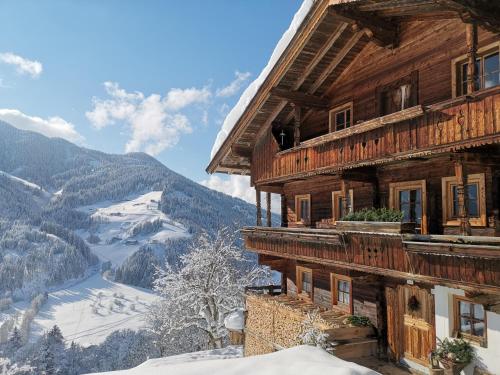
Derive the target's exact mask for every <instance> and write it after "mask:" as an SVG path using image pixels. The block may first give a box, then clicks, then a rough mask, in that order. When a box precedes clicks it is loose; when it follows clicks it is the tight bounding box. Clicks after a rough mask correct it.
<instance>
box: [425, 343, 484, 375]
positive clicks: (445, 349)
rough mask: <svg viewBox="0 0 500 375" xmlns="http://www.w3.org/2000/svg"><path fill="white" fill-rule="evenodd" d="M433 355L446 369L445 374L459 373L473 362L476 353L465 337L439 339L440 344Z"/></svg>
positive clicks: (454, 374) (453, 374) (456, 374)
mask: <svg viewBox="0 0 500 375" xmlns="http://www.w3.org/2000/svg"><path fill="white" fill-rule="evenodd" d="M432 356H433V357H434V358H436V359H437V360H438V361H439V363H441V366H443V367H444V369H445V374H448V375H459V374H460V372H461V371H462V370H463V369H464V368H465V367H466V366H467V365H468V364H469V363H471V362H472V361H473V360H474V358H475V357H476V354H475V352H474V348H473V347H472V346H471V344H469V343H468V342H467V341H465V340H464V339H448V338H445V339H444V340H439V339H438V346H437V348H436V350H435V351H434V352H433V354H432Z"/></svg>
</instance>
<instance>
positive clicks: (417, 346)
mask: <svg viewBox="0 0 500 375" xmlns="http://www.w3.org/2000/svg"><path fill="white" fill-rule="evenodd" d="M410 300H413V302H415V301H416V302H417V305H418V306H415V303H414V304H410V303H409V302H410ZM386 301H387V341H388V345H389V351H390V354H391V355H392V357H393V359H396V360H400V359H402V358H403V357H404V358H407V359H409V360H411V361H414V362H417V363H420V364H423V365H427V364H428V363H429V354H430V352H431V350H433V349H434V348H435V345H436V335H435V327H434V296H433V295H432V294H431V293H430V292H429V291H428V290H427V289H423V288H419V287H417V286H410V285H400V286H398V287H397V288H386ZM415 307H416V308H415Z"/></svg>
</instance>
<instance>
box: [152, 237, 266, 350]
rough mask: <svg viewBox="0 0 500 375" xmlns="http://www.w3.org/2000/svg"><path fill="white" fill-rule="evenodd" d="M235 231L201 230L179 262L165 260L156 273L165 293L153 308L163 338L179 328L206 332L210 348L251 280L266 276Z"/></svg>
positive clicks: (158, 288)
mask: <svg viewBox="0 0 500 375" xmlns="http://www.w3.org/2000/svg"><path fill="white" fill-rule="evenodd" d="M248 263H249V262H248V261H246V260H245V258H244V256H243V252H242V249H241V248H240V247H238V246H236V245H235V236H234V232H230V231H229V230H228V229H222V230H219V231H218V232H217V234H216V236H215V237H214V238H210V237H209V236H208V235H206V234H202V235H201V236H199V238H198V239H197V240H195V241H194V242H193V243H192V245H191V246H190V248H189V250H188V252H187V253H186V254H185V255H183V256H181V258H180V264H179V265H177V266H176V267H173V266H171V265H170V264H168V263H167V264H166V265H165V268H164V269H160V270H159V271H158V273H157V279H156V280H155V282H154V289H155V290H156V291H157V292H158V293H159V294H160V295H161V296H162V297H163V298H162V300H161V301H160V302H159V303H157V304H155V305H154V306H153V307H152V308H151V310H150V314H149V321H150V323H151V328H152V330H153V331H154V332H155V333H157V335H158V336H159V338H160V341H161V340H163V341H165V340H167V341H168V339H169V336H170V335H173V334H175V333H176V332H179V331H186V332H187V331H188V330H189V329H194V330H195V331H196V330H197V331H200V332H202V333H203V334H204V335H205V336H206V337H207V340H208V346H209V347H210V348H219V347H221V346H222V345H223V341H224V338H225V337H226V336H227V330H226V328H225V326H224V318H225V316H226V315H227V314H228V313H230V312H232V311H234V310H235V309H237V308H240V307H242V306H243V294H244V289H245V287H246V286H250V285H253V284H256V283H258V282H260V281H264V282H267V281H268V278H269V273H268V271H267V270H265V269H264V268H260V267H254V266H251V267H250V266H249V265H248Z"/></svg>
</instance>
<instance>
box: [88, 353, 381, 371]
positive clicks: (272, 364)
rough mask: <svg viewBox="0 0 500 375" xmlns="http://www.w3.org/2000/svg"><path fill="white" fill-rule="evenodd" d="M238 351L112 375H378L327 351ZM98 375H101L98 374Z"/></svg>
mask: <svg viewBox="0 0 500 375" xmlns="http://www.w3.org/2000/svg"><path fill="white" fill-rule="evenodd" d="M241 355H242V354H241V352H240V351H239V350H237V349H235V348H234V347H233V348H232V347H229V348H225V349H219V350H210V351H204V352H197V353H189V354H183V355H178V356H173V357H167V358H159V359H152V360H149V361H147V362H145V363H143V364H142V365H140V366H138V367H136V368H133V369H130V370H125V371H113V372H107V373H99V374H101V375H102V374H108V375H149V374H175V375H199V374H217V375H253V374H256V373H258V374H260V375H275V374H286V375H317V374H334V375H377V374H378V373H377V372H375V371H372V370H370V369H367V368H365V367H362V366H359V365H357V364H355V363H352V362H347V361H344V360H341V359H339V358H337V357H334V356H332V355H331V354H328V353H327V352H325V351H324V350H323V349H320V348H317V347H312V346H298V347H295V348H291V349H286V350H280V351H277V352H275V353H271V354H265V355H260V356H254V357H241ZM95 375H97V374H95Z"/></svg>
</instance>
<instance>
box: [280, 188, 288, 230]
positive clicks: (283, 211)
mask: <svg viewBox="0 0 500 375" xmlns="http://www.w3.org/2000/svg"><path fill="white" fill-rule="evenodd" d="M281 226H282V227H287V226H288V205H287V203H286V195H285V194H281Z"/></svg>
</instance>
